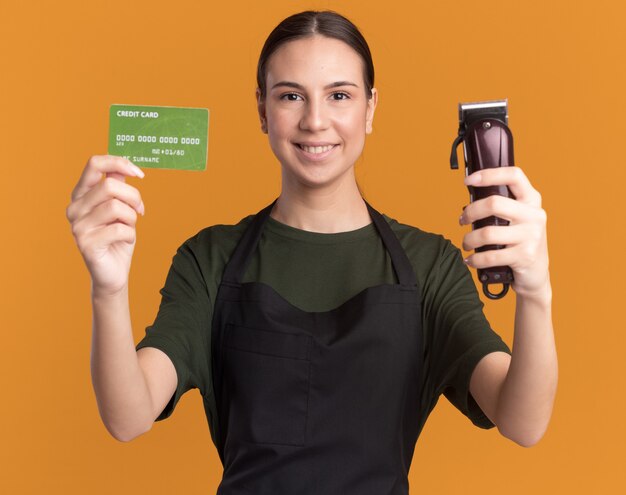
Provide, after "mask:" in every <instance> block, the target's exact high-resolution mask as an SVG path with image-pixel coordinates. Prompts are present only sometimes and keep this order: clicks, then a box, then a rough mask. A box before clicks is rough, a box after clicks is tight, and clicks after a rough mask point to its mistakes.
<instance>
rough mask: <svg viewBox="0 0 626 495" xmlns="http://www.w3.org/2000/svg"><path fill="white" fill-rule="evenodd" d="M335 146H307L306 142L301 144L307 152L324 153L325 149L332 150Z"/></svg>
mask: <svg viewBox="0 0 626 495" xmlns="http://www.w3.org/2000/svg"><path fill="white" fill-rule="evenodd" d="M333 146H334V145H328V146H305V145H304V144H301V145H300V148H302V149H303V150H304V151H306V152H307V153H324V152H325V151H328V150H331V149H332V148H333Z"/></svg>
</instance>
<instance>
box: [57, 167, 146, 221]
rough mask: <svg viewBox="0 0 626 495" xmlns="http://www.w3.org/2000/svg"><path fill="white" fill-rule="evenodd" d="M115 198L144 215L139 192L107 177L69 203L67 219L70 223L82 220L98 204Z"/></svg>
mask: <svg viewBox="0 0 626 495" xmlns="http://www.w3.org/2000/svg"><path fill="white" fill-rule="evenodd" d="M112 198H117V199H119V200H120V201H123V202H125V203H127V204H128V205H129V206H131V207H132V208H134V209H135V210H136V211H137V213H140V214H142V215H143V214H144V213H145V207H144V204H143V201H142V199H141V194H140V193H139V190H138V189H137V188H135V187H133V186H131V185H129V184H126V183H125V182H123V181H121V180H118V179H115V178H113V177H107V178H105V179H104V180H103V181H102V182H100V183H99V184H98V185H96V186H95V187H93V188H91V189H90V190H89V191H87V192H86V193H85V194H84V195H83V196H82V197H80V198H79V199H77V200H76V201H74V202H73V203H71V204H70V205H69V206H68V208H67V217H68V219H69V220H70V222H73V221H75V220H76V219H78V218H82V217H84V216H86V215H88V214H89V212H90V211H91V210H92V209H94V208H95V207H96V206H98V205H99V204H100V203H103V202H105V201H108V200H110V199H112Z"/></svg>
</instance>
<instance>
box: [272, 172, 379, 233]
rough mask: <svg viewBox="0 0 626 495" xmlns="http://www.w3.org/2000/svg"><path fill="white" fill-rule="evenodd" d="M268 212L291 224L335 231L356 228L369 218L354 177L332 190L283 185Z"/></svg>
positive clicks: (302, 227)
mask: <svg viewBox="0 0 626 495" xmlns="http://www.w3.org/2000/svg"><path fill="white" fill-rule="evenodd" d="M270 216H271V217H272V218H273V219H275V220H277V221H279V222H281V223H284V224H286V225H289V226H290V227H294V228H297V229H301V230H307V231H309V232H319V233H325V234H334V233H337V232H349V231H351V230H357V229H360V228H362V227H365V226H366V225H368V224H370V223H371V222H372V219H371V217H370V214H369V211H368V210H367V206H366V204H365V202H364V201H363V198H362V196H361V193H360V192H359V189H358V187H357V185H356V181H354V180H352V181H348V182H346V183H345V184H344V185H342V186H339V187H335V188H334V189H333V190H328V189H321V188H320V189H314V188H303V187H295V188H294V187H285V183H284V182H283V188H282V191H281V194H280V196H279V198H278V201H277V202H276V204H275V205H274V208H273V209H272V211H271V213H270Z"/></svg>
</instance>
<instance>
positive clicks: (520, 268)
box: [459, 167, 550, 296]
mask: <svg viewBox="0 0 626 495" xmlns="http://www.w3.org/2000/svg"><path fill="white" fill-rule="evenodd" d="M465 184H466V185H468V186H476V187H484V186H497V185H506V186H508V187H509V189H510V191H511V192H512V193H513V196H514V197H515V199H512V198H506V197H504V196H499V195H494V196H489V197H487V198H483V199H479V200H476V201H474V202H472V203H470V204H469V205H467V206H466V207H465V209H464V211H463V213H462V215H461V216H460V218H459V223H460V224H461V225H465V224H471V223H472V222H475V221H477V220H480V219H483V218H486V217H488V216H491V215H495V216H497V217H499V218H502V219H505V220H508V221H509V222H510V223H509V225H507V226H487V227H482V228H479V229H476V230H472V231H471V232H469V233H467V234H466V235H465V236H464V237H463V249H464V250H466V251H469V250H472V249H476V248H477V247H480V246H484V245H488V244H500V245H506V248H504V249H494V250H491V251H483V252H481V253H474V254H472V255H471V256H469V257H467V258H466V260H465V262H466V263H467V264H468V265H469V266H472V267H474V268H487V267H490V266H505V265H508V266H510V267H511V269H512V270H513V277H514V282H513V283H512V285H511V286H512V287H513V289H514V290H515V292H516V293H517V294H518V295H520V296H533V295H538V294H540V293H541V292H543V291H545V290H546V289H548V287H549V284H550V276H549V273H548V243H547V236H546V221H547V215H546V212H545V210H543V208H542V207H541V194H539V192H538V191H537V190H536V189H535V188H533V187H532V185H531V184H530V182H529V180H528V178H527V177H526V175H525V174H524V172H523V171H522V169H521V168H519V167H499V168H488V169H484V170H479V171H477V172H474V173H473V174H471V175H469V176H467V177H466V178H465Z"/></svg>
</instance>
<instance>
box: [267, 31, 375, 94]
mask: <svg viewBox="0 0 626 495" xmlns="http://www.w3.org/2000/svg"><path fill="white" fill-rule="evenodd" d="M277 81H294V82H298V83H300V84H303V83H310V84H317V83H318V82H319V83H323V84H329V83H332V82H336V81H351V82H353V83H355V84H357V85H359V86H361V85H362V83H363V62H362V60H361V57H360V56H359V54H358V53H357V52H356V51H355V50H354V49H353V48H352V47H350V46H349V45H348V44H346V43H344V42H343V41H340V40H337V39H334V38H328V37H325V36H318V35H316V36H311V37H307V38H300V39H297V40H293V41H289V42H287V43H284V44H283V45H281V46H280V47H279V48H278V49H277V50H276V51H275V52H274V53H273V54H272V56H271V57H270V59H269V61H268V64H267V83H268V87H270V88H271V87H272V85H273V84H274V83H276V82H277Z"/></svg>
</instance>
